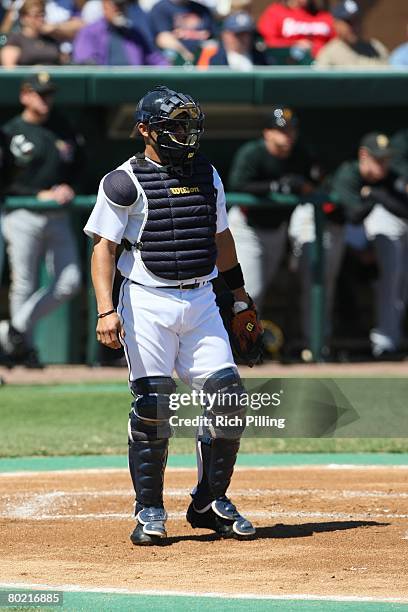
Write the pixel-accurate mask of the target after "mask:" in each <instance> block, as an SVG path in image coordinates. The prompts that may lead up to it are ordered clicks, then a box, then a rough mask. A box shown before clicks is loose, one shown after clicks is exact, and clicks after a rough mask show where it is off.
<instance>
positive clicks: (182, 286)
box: [131, 280, 209, 291]
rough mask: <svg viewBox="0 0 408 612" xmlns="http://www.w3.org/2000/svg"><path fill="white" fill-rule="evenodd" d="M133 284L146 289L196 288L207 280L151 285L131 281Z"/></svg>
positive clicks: (202, 285)
mask: <svg viewBox="0 0 408 612" xmlns="http://www.w3.org/2000/svg"><path fill="white" fill-rule="evenodd" d="M131 282H132V283H134V284H135V285H140V286H141V287H146V289H181V290H182V291H183V290H184V289H198V288H199V287H204V285H206V284H207V283H208V282H209V281H206V280H205V281H199V282H197V283H190V284H188V285H185V284H184V283H182V284H181V285H160V286H154V285H153V286H151V285H142V283H137V282H136V281H131Z"/></svg>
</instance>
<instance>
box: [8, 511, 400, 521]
mask: <svg viewBox="0 0 408 612" xmlns="http://www.w3.org/2000/svg"><path fill="white" fill-rule="evenodd" d="M167 514H168V517H169V519H175V520H178V519H185V517H186V513H185V512H168V513H167ZM244 514H245V516H247V517H248V518H259V519H275V518H279V519H289V518H296V519H330V520H333V519H334V520H348V521H370V520H373V519H386V520H389V519H408V514H396V513H395V514H394V513H391V512H367V513H357V514H354V513H351V512H306V511H302V510H299V511H290V510H282V511H278V510H273V511H270V512H268V511H264V510H245V512H244ZM0 518H2V519H23V520H30V521H71V520H73V521H75V520H101V519H106V520H112V519H121V520H125V519H126V520H127V519H129V518H133V517H132V515H131V514H130V513H126V512H93V513H81V514H56V513H55V512H53V513H52V514H33V515H32V516H19V515H18V512H16V511H12V512H10V513H7V512H5V513H2V514H0Z"/></svg>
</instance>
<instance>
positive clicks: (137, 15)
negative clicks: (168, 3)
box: [81, 0, 154, 46]
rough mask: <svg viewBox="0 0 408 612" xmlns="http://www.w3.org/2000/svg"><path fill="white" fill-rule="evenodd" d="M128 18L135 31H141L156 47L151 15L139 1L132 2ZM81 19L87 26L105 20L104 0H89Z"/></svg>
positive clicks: (127, 14)
mask: <svg viewBox="0 0 408 612" xmlns="http://www.w3.org/2000/svg"><path fill="white" fill-rule="evenodd" d="M126 17H127V18H128V19H129V20H130V21H131V23H132V27H134V28H135V30H140V31H141V32H143V33H144V35H145V37H146V38H148V39H149V41H150V43H151V44H152V45H153V46H154V36H153V32H152V29H151V24H150V18H149V15H148V14H147V13H146V12H145V11H144V10H143V9H142V7H141V6H140V4H139V2H138V0H134V1H130V2H129V4H128V8H127V11H126ZM81 18H82V19H83V21H84V22H85V24H89V23H94V22H95V21H98V19H102V18H103V2H102V0H87V1H86V2H85V4H84V5H83V8H82V10H81Z"/></svg>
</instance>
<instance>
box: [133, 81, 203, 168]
mask: <svg viewBox="0 0 408 612" xmlns="http://www.w3.org/2000/svg"><path fill="white" fill-rule="evenodd" d="M135 121H136V125H138V124H139V123H144V124H145V125H146V126H147V128H148V131H149V136H150V138H151V140H152V143H153V146H154V148H155V149H156V151H157V153H158V155H159V157H160V159H161V160H162V161H163V163H164V164H166V165H168V166H169V167H170V168H171V170H172V171H173V172H175V173H176V174H180V175H184V176H185V175H189V174H191V172H192V162H193V160H194V157H195V155H196V153H197V151H198V149H199V146H200V137H201V134H202V133H203V131H204V114H203V112H202V111H201V108H200V105H199V104H198V102H196V101H195V100H193V98H192V97H191V96H189V95H186V94H183V93H177V92H176V91H174V90H172V89H169V88H168V87H165V86H163V85H160V86H159V87H156V88H155V89H153V90H152V91H149V92H148V93H147V94H146V95H145V96H144V97H143V98H142V99H141V100H140V101H139V103H138V105H137V108H136V113H135Z"/></svg>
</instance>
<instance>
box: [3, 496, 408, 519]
mask: <svg viewBox="0 0 408 612" xmlns="http://www.w3.org/2000/svg"><path fill="white" fill-rule="evenodd" d="M188 495H189V490H188V489H187V488H169V489H167V490H165V498H166V497H172V498H176V499H185V498H188ZM230 495H231V497H246V498H252V499H253V498H258V499H259V498H262V497H264V496H265V495H270V496H272V497H273V496H275V497H279V498H282V497H293V496H295V497H296V496H302V497H309V498H310V497H313V496H314V497H317V498H318V499H319V501H320V500H334V501H338V500H339V499H340V498H342V499H365V498H366V499H383V500H384V499H387V500H388V499H407V497H408V494H407V493H401V492H395V493H391V492H390V493H387V492H384V491H359V490H352V489H350V490H347V489H346V490H334V491H327V490H325V489H312V488H311V489H307V488H306V489H305V488H303V489H290V488H288V489H235V490H234V489H232V490H231V492H230ZM132 496H133V491H132V490H131V489H112V490H109V489H108V490H101V491H97V490H96V491H89V490H80V491H51V492H46V493H37V494H31V493H17V494H14V495H10V494H7V496H5V500H6V501H5V509H4V510H3V512H0V517H1V518H9V519H10V518H12V519H33V520H71V519H72V520H80V519H81V518H82V519H84V520H85V519H91V518H95V519H101V518H105V519H112V518H127V517H128V516H129V515H128V514H124V513H70V514H61V513H58V511H57V510H58V507H61V506H63V507H65V508H67V507H69V506H72V505H74V506H75V505H76V502H72V499H75V498H82V499H84V500H86V499H89V498H91V499H95V500H97V499H99V498H104V497H105V498H106V497H110V498H131V497H132ZM0 500H1V498H0ZM248 515H250V516H252V517H258V518H277V517H279V518H280V517H283V518H284V517H291V518H293V517H296V518H299V517H304V518H336V519H345V518H347V519H350V518H355V517H356V516H357V515H355V514H353V513H346V512H335V513H333V512H329V513H327V512H326V513H319V512H303V513H301V512H296V513H290V512H289V511H280V510H279V511H278V510H276V511H273V512H266V513H258V514H255V513H254V512H252V513H249V514H248ZM183 516H184V514H183ZM176 517H177V515H173V518H176ZM358 517H359V519H360V520H368V519H369V518H388V519H389V518H399V519H401V518H408V514H402V513H398V514H397V513H391V512H390V510H389V509H388V508H375V509H373V510H370V511H369V512H367V513H359V514H358Z"/></svg>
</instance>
